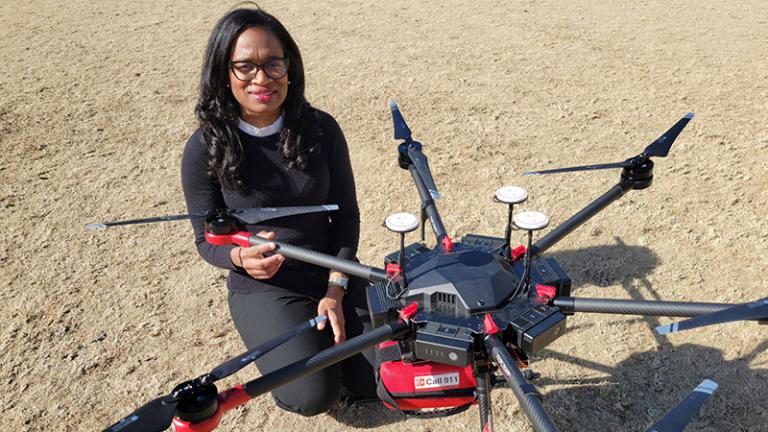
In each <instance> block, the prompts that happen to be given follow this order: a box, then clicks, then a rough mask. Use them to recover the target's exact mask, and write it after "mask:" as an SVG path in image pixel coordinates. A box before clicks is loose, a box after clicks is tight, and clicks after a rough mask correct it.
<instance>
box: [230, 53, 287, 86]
mask: <svg viewBox="0 0 768 432" xmlns="http://www.w3.org/2000/svg"><path fill="white" fill-rule="evenodd" d="M276 60H282V61H284V62H285V73H284V74H282V75H280V76H279V77H274V76H272V75H270V74H269V72H267V69H266V68H265V66H266V65H268V64H269V63H271V62H273V61H276ZM243 63H247V64H252V65H254V66H255V67H256V72H254V74H253V78H251V79H243V78H240V76H239V75H238V72H237V70H236V69H235V65H238V64H243ZM228 64H229V70H231V71H232V74H234V75H235V78H237V79H238V80H239V81H243V82H248V81H253V80H254V79H255V78H256V76H258V75H259V70H262V71H264V75H266V76H267V77H269V78H270V79H273V80H279V79H282V78H283V77H284V76H286V75H288V69H289V68H290V59H289V58H288V56H286V57H277V58H273V59H270V60H269V61H266V62H264V63H262V64H258V63H254V62H250V61H247V60H243V61H234V62H233V61H230V62H229V63H228Z"/></svg>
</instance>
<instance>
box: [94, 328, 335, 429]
mask: <svg viewBox="0 0 768 432" xmlns="http://www.w3.org/2000/svg"><path fill="white" fill-rule="evenodd" d="M325 319H326V318H325V317H324V316H322V315H319V316H316V317H315V318H312V319H311V320H309V321H306V322H303V323H301V324H299V325H298V326H296V327H294V328H293V329H291V330H290V331H288V332H287V333H284V334H282V335H280V336H277V337H276V338H274V339H270V340H268V341H267V342H264V343H263V344H261V345H259V346H257V347H256V348H253V349H251V350H248V351H246V352H245V353H243V354H240V355H239V356H237V357H234V358H232V359H229V360H227V361H226V362H224V363H222V364H220V365H218V366H216V367H215V368H214V369H213V370H212V371H211V372H209V373H208V374H205V375H202V376H200V377H197V378H195V379H193V380H190V381H186V382H184V383H182V384H180V385H178V386H177V387H176V388H174V390H173V392H172V393H171V394H169V395H165V396H161V397H159V398H157V399H154V400H152V401H151V402H148V403H146V404H144V405H142V406H141V407H140V408H139V409H137V410H136V411H134V412H132V413H130V414H128V415H127V416H125V417H124V418H122V419H121V420H120V421H118V422H117V423H115V424H113V425H112V426H109V427H108V428H106V429H104V432H155V431H157V432H160V431H164V430H166V429H168V427H169V426H170V425H171V422H172V421H173V416H174V414H175V413H176V407H177V405H178V404H179V401H180V400H181V399H183V398H184V397H186V396H190V395H193V394H195V392H196V391H199V390H200V389H203V388H206V387H208V386H211V385H212V384H213V383H214V382H216V381H218V380H220V379H223V378H226V377H228V376H230V375H232V374H234V373H235V372H237V371H239V370H240V369H242V368H244V367H245V366H247V365H249V364H251V363H253V362H254V361H256V360H257V359H258V358H260V357H261V356H263V355H264V354H267V353H268V352H270V351H272V350H273V349H275V348H277V347H278V346H280V345H282V344H284V343H285V342H288V341H289V340H291V339H293V338H295V337H296V336H298V335H299V334H301V333H302V332H304V331H306V330H309V329H311V328H313V327H316V326H317V325H318V324H320V323H321V322H323V321H325Z"/></svg>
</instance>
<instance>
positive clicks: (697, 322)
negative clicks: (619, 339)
mask: <svg viewBox="0 0 768 432" xmlns="http://www.w3.org/2000/svg"><path fill="white" fill-rule="evenodd" d="M766 319H768V297H766V298H764V299H762V300H758V301H755V302H752V303H747V304H743V305H738V306H733V307H729V308H727V309H723V310H720V311H717V312H712V313H708V314H706V315H700V316H697V317H695V318H691V319H687V320H685V321H680V322H676V323H672V324H667V325H662V326H658V327H656V332H657V333H659V334H662V335H665V334H669V333H675V332H679V331H682V330H689V329H692V328H698V327H704V326H709V325H714V324H723V323H728V322H733V321H746V320H766Z"/></svg>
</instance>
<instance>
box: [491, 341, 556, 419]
mask: <svg viewBox="0 0 768 432" xmlns="http://www.w3.org/2000/svg"><path fill="white" fill-rule="evenodd" d="M485 344H486V346H487V347H488V348H489V349H490V354H491V356H492V357H493V359H494V360H496V363H497V364H498V365H499V369H501V372H502V373H503V374H504V377H505V378H506V379H507V384H508V385H509V387H510V388H511V389H512V392H513V393H514V395H515V397H516V398H517V400H518V401H519V402H520V406H521V407H522V408H523V411H525V414H526V415H527V416H528V418H529V419H530V420H531V423H532V424H533V428H534V429H536V431H537V432H557V427H556V426H555V423H554V422H552V419H551V418H549V414H547V412H546V411H545V410H544V406H543V405H542V404H541V399H540V396H539V393H538V392H537V391H536V389H535V388H534V387H533V386H532V385H531V384H528V381H526V379H525V377H524V376H523V374H522V372H520V369H519V368H518V367H517V364H516V362H515V360H514V359H513V358H512V354H510V353H509V349H507V346H506V345H504V342H502V341H501V339H499V337H498V336H496V335H493V334H491V335H488V336H486V337H485Z"/></svg>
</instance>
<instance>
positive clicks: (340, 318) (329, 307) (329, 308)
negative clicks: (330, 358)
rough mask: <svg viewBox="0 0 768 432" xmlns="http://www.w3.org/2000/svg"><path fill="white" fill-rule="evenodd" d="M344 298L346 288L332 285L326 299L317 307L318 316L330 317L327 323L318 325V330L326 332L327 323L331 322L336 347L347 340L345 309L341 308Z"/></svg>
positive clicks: (326, 293) (321, 300)
mask: <svg viewBox="0 0 768 432" xmlns="http://www.w3.org/2000/svg"><path fill="white" fill-rule="evenodd" d="M343 298H344V288H342V287H340V286H336V285H331V286H329V287H328V291H326V292H325V297H323V298H322V299H320V303H319V304H318V305H317V314H318V315H325V316H326V317H328V319H327V320H326V321H323V322H321V323H320V324H318V325H317V329H318V330H324V329H325V325H326V323H327V322H330V323H331V330H333V341H334V343H335V344H336V345H338V344H340V343H342V342H344V340H346V338H347V335H346V333H345V330H344V309H343V308H342V306H341V301H342V299H343Z"/></svg>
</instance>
